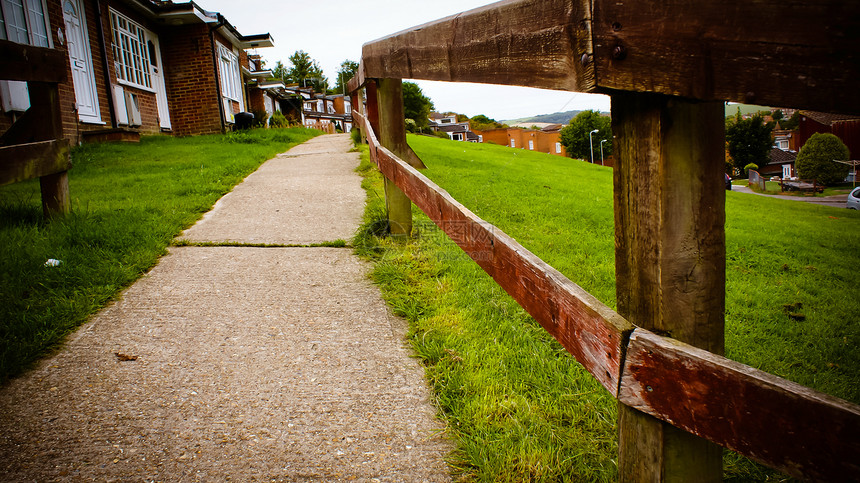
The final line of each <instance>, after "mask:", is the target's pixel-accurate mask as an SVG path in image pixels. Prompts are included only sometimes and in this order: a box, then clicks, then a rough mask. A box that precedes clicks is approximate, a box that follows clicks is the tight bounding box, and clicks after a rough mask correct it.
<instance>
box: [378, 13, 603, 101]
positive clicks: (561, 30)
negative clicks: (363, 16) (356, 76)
mask: <svg viewBox="0 0 860 483" xmlns="http://www.w3.org/2000/svg"><path fill="white" fill-rule="evenodd" d="M590 3H591V2H590V1H588V0H507V1H502V2H498V3H493V4H490V5H487V6H485V7H480V8H476V9H474V10H470V11H468V12H464V13H461V14H457V15H454V16H451V17H446V18H443V19H441V20H437V21H435V22H431V23H428V24H425V25H421V26H418V27H414V28H412V29H409V30H405V31H403V32H399V33H396V34H393V35H391V36H388V37H384V38H382V39H379V40H375V41H373V42H369V43H366V44H364V46H363V48H362V64H363V65H364V75H366V76H367V77H376V78H385V77H389V78H399V79H426V80H439V81H457V82H481V83H488V84H507V85H518V86H531V87H542V88H546V89H560V90H572V91H590V90H592V89H593V88H594V87H595V85H594V72H593V68H592V67H593V66H592V64H591V62H590V58H591V57H590V55H591V31H590V19H591V10H590Z"/></svg>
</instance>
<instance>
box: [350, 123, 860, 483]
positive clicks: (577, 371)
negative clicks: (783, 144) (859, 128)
mask: <svg viewBox="0 0 860 483" xmlns="http://www.w3.org/2000/svg"><path fill="white" fill-rule="evenodd" d="M409 143H410V145H411V146H412V147H413V148H414V149H415V151H416V152H417V153H418V154H419V155H420V156H421V158H422V159H423V160H424V161H425V163H426V164H427V165H428V166H429V169H427V170H426V171H424V173H425V174H426V175H427V176H429V177H430V178H431V179H433V180H434V181H435V182H437V183H439V184H440V185H441V186H442V187H443V188H444V189H446V190H448V191H449V192H450V193H451V194H452V195H453V196H454V197H455V198H456V199H458V200H459V201H460V202H462V203H463V204H465V205H466V206H467V207H468V208H470V209H471V210H473V211H474V212H476V213H477V214H478V215H479V216H481V217H482V218H484V219H486V220H487V221H490V222H492V223H494V224H495V225H496V226H498V227H499V228H501V229H502V230H504V231H506V232H507V233H508V234H510V235H512V236H513V237H514V238H516V239H517V240H518V241H520V242H521V243H522V244H523V245H524V246H526V248H528V249H529V250H531V251H533V252H534V253H536V254H537V255H538V256H540V257H541V258H543V259H544V260H546V261H547V262H548V263H550V264H551V265H553V266H554V267H556V268H557V269H559V270H560V271H561V272H562V273H564V274H565V275H566V276H568V277H569V278H570V279H571V280H573V281H574V282H576V283H578V284H579V285H581V286H582V287H584V288H585V289H586V290H588V291H589V292H591V293H592V294H594V295H595V296H596V297H598V298H599V299H600V300H602V301H603V302H604V303H607V304H608V305H610V306H612V307H614V306H615V282H614V242H613V215H612V182H611V180H612V174H611V170H609V169H608V168H602V167H599V166H593V165H590V164H588V163H582V162H579V161H573V160H570V159H564V158H558V157H554V156H548V155H543V154H536V153H529V152H527V151H523V150H512V149H509V148H506V147H500V146H492V145H470V144H465V143H457V142H448V141H444V140H436V139H432V138H427V137H413V136H410V137H409ZM361 172H362V173H363V174H365V176H366V178H365V182H364V183H365V187H366V188H367V189H368V190H369V193H370V194H369V196H368V199H369V203H368V207H367V212H366V215H365V225H364V230H363V231H360V232H359V234H358V236H357V237H356V239H355V240H354V241H353V243H354V245H355V246H356V247H357V248H356V249H357V251H358V252H359V253H360V254H362V255H364V256H366V257H368V258H371V259H373V260H375V266H374V270H373V273H372V277H373V279H374V281H375V282H376V283H378V284H379V285H380V287H381V289H382V292H383V296H384V297H385V298H386V300H387V301H388V302H389V303H390V304H391V306H392V307H393V309H394V311H395V312H396V313H397V314H399V315H401V316H404V317H406V318H407V319H408V320H409V322H410V325H411V331H410V339H411V342H412V344H413V346H414V348H415V350H416V352H417V353H418V354H419V356H420V357H421V359H422V360H423V361H424V364H425V365H426V373H427V377H428V380H429V381H430V383H431V385H432V386H433V389H434V391H435V393H436V398H437V404H438V407H439V409H440V412H441V413H442V414H443V415H444V417H445V418H446V419H447V422H448V427H449V430H450V433H451V434H452V436H453V437H454V439H455V440H456V442H457V446H458V449H457V451H456V453H455V454H454V455H452V465H453V467H454V468H455V469H456V471H458V472H459V473H460V474H461V476H463V477H464V478H465V479H467V480H473V481H611V480H614V479H615V478H616V471H617V469H616V461H615V458H616V453H617V442H616V432H617V427H616V423H615V419H616V406H615V401H614V400H613V399H612V398H611V397H610V396H609V395H608V394H607V393H606V392H605V391H604V390H603V389H602V388H601V387H600V386H599V385H598V384H597V383H596V382H594V380H593V379H592V378H591V376H590V375H589V374H587V373H586V372H585V371H584V370H583V369H582V368H581V366H579V364H577V363H576V362H575V361H574V360H573V358H572V357H570V356H569V355H568V354H567V353H566V352H565V351H564V350H563V349H562V348H561V347H560V345H559V344H558V343H557V342H555V341H554V340H552V338H551V337H550V336H548V335H547V334H546V333H545V332H544V331H543V329H541V328H540V327H539V326H538V325H537V324H536V323H535V322H534V321H533V320H532V319H531V318H530V317H529V316H528V315H527V314H526V313H525V312H524V311H523V310H522V309H521V308H520V307H519V306H518V305H517V304H516V303H515V302H513V300H512V299H510V297H508V296H507V295H506V294H505V293H504V292H503V291H502V290H501V289H500V288H499V287H498V286H497V285H496V284H495V283H494V282H493V281H492V279H490V278H489V277H488V276H487V275H486V274H485V273H484V272H483V271H482V270H481V269H480V268H478V267H477V265H475V264H474V263H473V262H472V261H471V260H470V259H469V258H468V257H467V256H466V255H464V254H463V253H462V251H460V250H459V248H457V247H456V246H455V245H454V244H453V243H452V242H450V240H448V239H447V237H446V236H444V235H443V234H441V233H440V232H439V230H438V229H437V228H436V227H435V226H434V225H433V224H432V223H430V222H429V220H428V219H427V218H426V216H424V215H423V213H421V212H420V211H418V210H417V209H414V210H413V215H414V218H415V224H416V230H415V233H414V237H413V239H411V240H409V241H396V240H391V239H387V238H384V237H378V236H373V235H372V234H373V233H376V234H379V233H381V232H382V231H383V230H382V228H383V227H384V221H383V220H384V215H385V213H384V202H383V198H382V194H381V193H382V192H381V179H380V178H379V175H378V173H377V172H376V171H375V168H373V166H372V165H370V164H369V163H368V162H367V161H365V162H364V163H363V165H362V171H361ZM727 196H728V200H727V212H728V214H727V218H728V221H727V251H728V257H727V258H728V261H727V278H728V283H727V310H726V319H727V320H726V330H727V334H726V340H727V344H726V345H727V347H728V350H727V352H728V356H729V357H730V358H732V359H735V360H738V361H741V362H743V363H746V364H749V365H752V366H754V367H758V368H760V369H763V370H766V371H768V372H771V373H774V374H777V375H780V376H782V377H786V378H788V379H792V380H795V381H798V382H800V383H801V384H805V385H808V386H811V387H814V388H816V389H819V390H822V391H824V392H828V393H830V394H834V395H836V396H839V397H843V398H846V399H848V400H851V401H854V402H858V401H860V371H858V368H860V358H858V355H857V354H856V353H855V352H853V351H851V348H852V347H854V346H856V344H857V343H858V342H860V340H858V339H860V327H857V324H856V323H853V324H852V321H854V322H856V321H857V320H860V305H858V304H857V303H856V302H855V301H856V290H854V288H853V287H854V286H855V285H854V284H853V282H852V280H853V277H851V274H852V272H854V269H853V268H852V267H856V266H858V262H860V260H858V257H860V254H858V253H857V250H856V247H858V246H860V214H858V213H850V212H848V210H837V209H833V208H828V207H822V206H818V205H809V204H805V203H798V202H793V201H782V200H772V199H768V198H762V197H756V196H750V195H744V194H742V193H730V194H727ZM799 313H802V315H804V320H797V317H796V315H797V314H799ZM792 314H794V315H795V317H794V318H792ZM724 466H725V472H726V473H725V476H726V479H728V480H736V481H764V480H770V481H778V480H782V479H784V477H782V476H781V475H779V474H777V473H775V472H773V471H771V470H769V469H767V468H763V467H761V466H759V465H756V464H754V463H752V462H750V461H749V460H746V459H745V458H742V457H739V456H737V455H735V454H733V453H730V452H726V456H725V465H724Z"/></svg>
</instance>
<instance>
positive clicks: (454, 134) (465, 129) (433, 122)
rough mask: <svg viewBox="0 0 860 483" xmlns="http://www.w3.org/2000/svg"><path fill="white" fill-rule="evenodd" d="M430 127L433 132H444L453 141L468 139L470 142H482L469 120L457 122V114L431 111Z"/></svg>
mask: <svg viewBox="0 0 860 483" xmlns="http://www.w3.org/2000/svg"><path fill="white" fill-rule="evenodd" d="M428 127H429V128H430V129H432V130H433V132H444V133H445V134H447V135H448V138H449V139H451V140H453V141H466V142H470V143H478V142H481V141H480V138H479V137H478V135H477V134H475V133H474V132H472V129H471V127H470V126H469V123H468V122H457V116H456V115H445V114H439V113H437V112H431V113H430V116H429V123H428Z"/></svg>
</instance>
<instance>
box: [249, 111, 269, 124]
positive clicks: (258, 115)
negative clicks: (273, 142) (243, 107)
mask: <svg viewBox="0 0 860 483" xmlns="http://www.w3.org/2000/svg"><path fill="white" fill-rule="evenodd" d="M251 114H253V115H254V122H252V123H251V127H266V120H267V119H269V115H268V114H267V113H266V110H265V109H258V110H254V111H251Z"/></svg>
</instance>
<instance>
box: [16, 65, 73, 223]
mask: <svg viewBox="0 0 860 483" xmlns="http://www.w3.org/2000/svg"><path fill="white" fill-rule="evenodd" d="M27 88H28V90H29V91H30V102H31V106H30V109H32V110H33V113H34V114H35V113H39V114H38V117H39V119H40V120H41V122H39V124H38V125H39V126H40V127H39V128H37V129H36V132H35V133H34V135H35V136H37V137H38V140H39V141H47V140H52V139H60V138H62V137H63V121H62V119H61V117H60V90H59V88H58V84H57V83H56V82H28V83H27ZM39 186H40V188H41V191H42V211H43V212H44V214H45V218H50V217H52V216H55V215H59V214H64V213H68V212H69V211H70V210H71V204H72V203H71V198H70V196H69V174H68V172H67V171H63V172H61V173H55V174H51V175H47V176H42V177H41V178H39Z"/></svg>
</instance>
